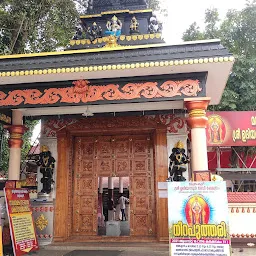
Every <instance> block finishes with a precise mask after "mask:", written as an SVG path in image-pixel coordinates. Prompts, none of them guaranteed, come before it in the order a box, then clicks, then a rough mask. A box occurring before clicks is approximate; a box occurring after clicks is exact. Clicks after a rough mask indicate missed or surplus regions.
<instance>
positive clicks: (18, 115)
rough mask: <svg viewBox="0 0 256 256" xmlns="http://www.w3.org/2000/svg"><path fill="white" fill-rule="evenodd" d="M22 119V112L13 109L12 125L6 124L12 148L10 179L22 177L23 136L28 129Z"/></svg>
mask: <svg viewBox="0 0 256 256" xmlns="http://www.w3.org/2000/svg"><path fill="white" fill-rule="evenodd" d="M22 120H23V115H22V112H21V111H20V110H13V112H12V125H6V126H5V128H6V129H7V130H8V131H9V133H10V139H9V141H8V144H9V148H10V156H9V169H8V180H19V179H20V164H21V147H22V144H23V140H22V136H23V134H24V133H25V131H26V130H27V129H26V127H25V126H24V125H23V121H22Z"/></svg>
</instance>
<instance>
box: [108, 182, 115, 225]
mask: <svg viewBox="0 0 256 256" xmlns="http://www.w3.org/2000/svg"><path fill="white" fill-rule="evenodd" d="M113 189H114V178H113V177H108V200H110V199H114V198H113V192H114V191H113ZM112 220H115V213H114V210H108V221H112Z"/></svg>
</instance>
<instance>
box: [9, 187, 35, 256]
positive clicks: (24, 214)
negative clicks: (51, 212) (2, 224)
mask: <svg viewBox="0 0 256 256" xmlns="http://www.w3.org/2000/svg"><path fill="white" fill-rule="evenodd" d="M4 192H5V201H6V208H7V213H8V218H9V223H10V231H11V238H12V244H13V252H14V256H20V255H24V254H26V253H28V252H30V251H35V250H38V249H39V247H38V242H37V238H36V234H35V227H34V222H33V218H32V211H31V208H30V201H29V191H28V190H27V189H21V188H5V189H4Z"/></svg>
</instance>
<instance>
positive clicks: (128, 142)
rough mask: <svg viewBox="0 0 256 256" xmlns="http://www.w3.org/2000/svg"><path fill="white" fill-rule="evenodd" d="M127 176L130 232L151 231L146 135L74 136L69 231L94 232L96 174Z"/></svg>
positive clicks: (150, 162)
mask: <svg viewBox="0 0 256 256" xmlns="http://www.w3.org/2000/svg"><path fill="white" fill-rule="evenodd" d="M111 176H112V177H113V176H116V177H129V178H130V188H129V190H130V231H131V232H130V235H131V236H143V237H150V236H154V235H155V194H154V167H153V142H152V139H151V137H150V135H120V136H98V137H95V138H93V137H77V138H76V139H75V166H74V192H73V193H74V194H73V234H74V235H86V236H90V235H96V234H97V200H98V198H97V195H98V177H111Z"/></svg>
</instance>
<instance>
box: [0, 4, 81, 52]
mask: <svg viewBox="0 0 256 256" xmlns="http://www.w3.org/2000/svg"><path fill="white" fill-rule="evenodd" d="M77 21H78V12H77V10H76V5H75V3H74V1H72V0H22V1H20V0H3V1H2V3H1V4H0V33H1V39H0V51H1V52H0V54H8V53H9V54H10V53H27V52H41V51H52V50H56V49H58V47H63V46H65V45H67V43H68V41H69V40H70V39H71V37H72V34H73V32H74V27H75V25H76V23H77Z"/></svg>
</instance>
